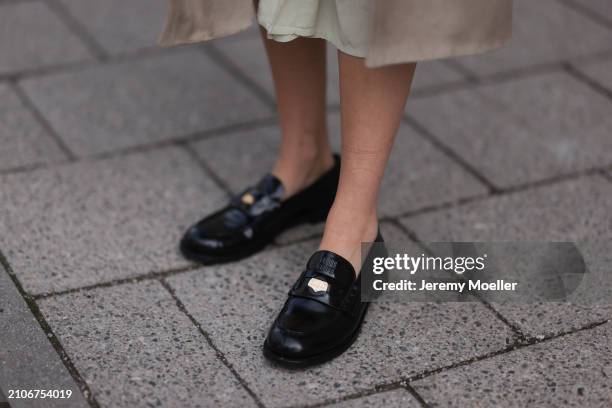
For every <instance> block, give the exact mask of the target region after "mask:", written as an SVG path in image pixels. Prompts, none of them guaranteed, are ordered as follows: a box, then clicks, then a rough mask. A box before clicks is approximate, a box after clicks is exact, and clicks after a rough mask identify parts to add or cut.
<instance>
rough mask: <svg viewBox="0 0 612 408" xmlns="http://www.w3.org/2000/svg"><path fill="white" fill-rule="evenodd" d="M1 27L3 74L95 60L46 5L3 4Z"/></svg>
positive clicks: (1, 68) (0, 48) (0, 69)
mask: <svg viewBox="0 0 612 408" xmlns="http://www.w3.org/2000/svg"><path fill="white" fill-rule="evenodd" d="M0 27H2V32H3V34H2V35H0V55H2V59H0V74H6V73H13V72H17V71H23V70H30V69H35V68H41V67H44V66H48V65H55V64H65V63H69V62H76V61H82V60H87V59H90V58H91V55H90V54H89V52H88V51H87V49H86V48H85V46H84V45H83V44H81V43H80V42H79V39H78V38H77V37H76V36H75V35H73V34H72V33H71V32H70V31H69V30H68V29H67V28H66V27H65V26H64V25H63V24H62V22H61V21H60V19H59V18H58V17H57V16H55V15H54V14H53V13H52V12H51V10H50V9H49V8H48V7H47V6H46V5H45V4H44V2H30V1H28V2H17V3H13V2H9V3H8V4H7V3H3V4H0Z"/></svg>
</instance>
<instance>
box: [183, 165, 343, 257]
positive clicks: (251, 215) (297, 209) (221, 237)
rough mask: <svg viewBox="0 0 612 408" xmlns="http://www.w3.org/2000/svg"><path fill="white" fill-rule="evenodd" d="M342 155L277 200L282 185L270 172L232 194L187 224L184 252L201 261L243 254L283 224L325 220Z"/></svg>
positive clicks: (262, 243)
mask: <svg viewBox="0 0 612 408" xmlns="http://www.w3.org/2000/svg"><path fill="white" fill-rule="evenodd" d="M339 177H340V157H339V156H338V155H335V156H334V166H333V167H332V168H331V169H330V170H329V171H327V172H326V173H325V174H323V175H322V176H321V177H320V178H319V179H318V180H317V181H315V182H314V183H313V184H311V185H310V186H308V187H306V188H305V189H304V190H302V191H301V192H299V193H297V194H295V195H293V196H291V197H289V198H288V199H287V200H284V201H281V198H282V196H283V193H284V188H283V185H282V183H281V181H280V180H279V179H278V178H276V177H274V176H273V175H271V174H268V175H266V176H265V177H264V178H263V179H262V180H261V181H260V182H259V183H258V184H257V185H255V186H254V187H250V188H248V189H246V190H244V191H243V192H242V193H240V194H238V195H237V196H235V197H233V198H232V199H231V201H230V203H229V204H228V205H227V206H225V207H224V208H222V209H220V210H219V211H217V212H215V213H213V214H211V215H209V216H207V217H206V218H204V219H202V220H200V221H199V222H197V223H196V224H195V225H193V226H191V227H190V228H189V229H188V230H187V232H185V235H184V236H183V239H182V240H181V243H180V249H181V252H182V253H183V255H184V256H185V257H186V258H187V259H190V260H192V261H196V262H199V263H202V264H205V265H211V264H216V263H222V262H231V261H236V260H239V259H242V258H246V257H248V256H250V255H252V254H254V253H256V252H258V251H260V250H261V249H263V248H264V247H265V246H266V245H268V244H269V243H270V242H271V241H272V240H273V239H274V238H275V237H276V236H277V235H278V234H280V233H281V232H282V231H284V230H286V229H287V228H290V227H293V226H296V225H298V224H301V223H304V222H310V223H316V222H320V221H324V220H325V219H326V218H327V213H328V212H329V209H330V208H331V205H332V203H333V202H334V198H335V196H336V189H337V187H338V179H339Z"/></svg>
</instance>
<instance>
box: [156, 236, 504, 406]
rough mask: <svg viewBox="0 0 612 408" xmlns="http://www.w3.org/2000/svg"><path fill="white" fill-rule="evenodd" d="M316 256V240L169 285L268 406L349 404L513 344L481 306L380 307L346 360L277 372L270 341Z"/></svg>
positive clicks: (179, 278)
mask: <svg viewBox="0 0 612 408" xmlns="http://www.w3.org/2000/svg"><path fill="white" fill-rule="evenodd" d="M315 249H316V242H315V241H312V242H307V243H302V244H298V245H291V246H286V247H283V248H280V249H275V250H271V251H267V252H264V253H261V254H259V255H256V256H255V257H252V258H249V259H248V260H246V261H243V262H240V263H235V264H228V265H221V266H214V267H209V268H206V269H205V270H200V271H194V272H193V273H186V274H181V275H177V276H174V277H172V278H170V279H168V281H169V283H170V285H171V286H172V287H173V288H175V290H176V293H177V296H178V297H179V298H180V299H181V300H182V301H183V302H184V303H185V306H186V308H187V309H188V310H189V312H190V313H191V314H192V315H193V316H194V317H195V318H196V319H197V320H198V321H199V322H200V323H201V324H202V326H203V327H205V328H206V330H207V331H208V332H209V333H210V334H211V337H212V339H213V341H214V342H215V344H216V345H217V346H218V347H219V348H220V349H221V350H222V352H223V353H224V355H225V356H226V358H227V359H228V361H229V362H230V363H231V364H232V365H233V366H234V367H235V369H236V370H237V371H238V372H239V373H240V375H241V376H242V377H243V378H244V380H245V381H246V383H247V384H248V385H249V386H250V387H251V389H253V391H254V392H255V393H256V394H257V395H258V396H259V397H260V398H261V399H262V401H263V403H264V404H265V405H266V406H269V407H276V406H286V405H289V404H298V403H299V404H314V403H318V402H322V401H325V400H329V399H332V398H338V397H342V396H344V395H348V394H352V393H355V392H359V391H363V390H366V389H371V388H372V387H373V386H375V385H376V384H380V383H384V382H389V381H396V380H398V379H399V378H400V377H401V376H404V375H413V374H415V373H419V372H422V371H424V370H429V369H433V368H437V367H441V366H445V365H448V364H451V363H453V362H456V361H460V360H463V359H466V358H470V357H473V356H476V355H480V354H484V353H487V352H490V351H493V350H498V349H501V348H503V347H504V346H505V345H506V343H507V342H508V341H510V340H509V339H510V338H511V336H512V334H511V333H510V332H509V331H508V329H507V328H506V326H504V325H502V324H500V322H499V321H498V320H496V319H495V318H494V317H493V316H492V314H491V313H490V312H489V311H488V310H487V309H485V308H484V307H483V306H481V305H480V304H477V303H462V304H459V303H454V304H438V305H436V304H433V303H412V304H383V303H379V304H375V305H372V307H371V309H370V311H369V314H368V316H367V317H366V321H365V323H364V326H363V330H362V333H361V335H360V337H359V339H358V340H357V342H356V343H355V344H354V345H353V347H352V348H351V349H350V350H349V351H347V352H346V353H344V354H343V355H342V356H340V357H339V358H337V359H335V360H333V361H332V362H330V363H327V364H324V365H322V366H318V367H313V368H311V369H309V370H304V371H291V372H288V371H286V370H284V369H282V368H279V367H276V366H273V365H271V364H270V363H268V362H267V361H265V360H264V357H263V356H262V353H261V345H262V342H263V340H264V338H265V335H266V331H267V329H268V328H269V325H270V324H271V322H272V320H273V318H274V316H275V315H276V313H277V312H278V310H279V309H280V308H281V307H282V304H283V302H284V300H285V298H286V294H287V289H288V287H289V286H290V285H291V284H293V282H294V280H295V278H296V277H297V275H298V274H299V272H300V271H301V269H302V268H303V266H304V265H305V263H306V261H307V257H308V256H309V255H310V254H311V253H312V252H313V251H314V250H315ZM203 299H205V301H204V300H203ZM288 396H290V398H289V399H288V398H287V397H288Z"/></svg>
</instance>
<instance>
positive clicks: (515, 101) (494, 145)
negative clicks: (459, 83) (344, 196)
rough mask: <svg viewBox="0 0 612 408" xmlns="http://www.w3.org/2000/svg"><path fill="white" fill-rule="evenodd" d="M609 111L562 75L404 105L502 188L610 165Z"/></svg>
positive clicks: (601, 101)
mask: <svg viewBox="0 0 612 408" xmlns="http://www.w3.org/2000/svg"><path fill="white" fill-rule="evenodd" d="M611 110H612V101H610V100H609V99H607V98H605V97H604V96H602V95H600V94H599V93H597V92H596V91H594V90H593V89H591V88H590V87H588V86H587V85H584V84H583V83H581V82H579V81H577V80H576V79H574V78H573V77H571V76H569V75H567V74H564V73H552V74H544V75H536V76H533V77H530V78H526V79H521V80H517V81H512V82H511V83H503V84H497V85H488V86H482V87H478V88H473V89H469V90H461V91H456V92H450V93H446V94H444V96H440V97H429V98H419V99H417V100H414V101H412V104H411V105H409V107H408V112H409V113H410V115H411V116H412V117H413V118H414V119H415V120H416V121H417V122H419V123H421V124H422V125H423V126H424V127H425V128H427V129H428V130H429V131H430V132H432V133H433V134H434V135H435V136H436V137H437V138H439V139H440V140H442V141H443V143H445V144H446V145H447V146H449V147H450V148H452V149H453V150H454V151H455V152H457V153H458V154H459V155H460V156H461V157H463V158H464V160H465V161H467V162H468V163H470V164H471V165H472V166H474V167H475V168H476V169H478V170H479V171H480V172H481V173H483V174H484V175H485V176H486V177H487V178H488V179H489V180H491V181H492V182H493V183H494V184H496V185H498V186H500V187H510V186H515V185H520V184H524V183H528V182H532V181H536V180H542V179H546V178H550V177H555V176H558V175H562V174H568V173H572V172H575V171H580V170H584V169H589V168H592V167H598V166H600V167H606V166H608V165H610V163H612V138H610V133H611V132H612V118H611V117H610V114H609V113H610V111H611Z"/></svg>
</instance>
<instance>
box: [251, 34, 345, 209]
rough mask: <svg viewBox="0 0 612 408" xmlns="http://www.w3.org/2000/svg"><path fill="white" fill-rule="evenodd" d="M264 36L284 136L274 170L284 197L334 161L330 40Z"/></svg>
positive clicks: (315, 176) (329, 166)
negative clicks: (281, 39)
mask: <svg viewBox="0 0 612 408" xmlns="http://www.w3.org/2000/svg"><path fill="white" fill-rule="evenodd" d="M261 33H262V37H263V41H264V44H265V47H266V52H267V54H268V60H269V61H270V66H271V69H272V77H273V79H274V88H275V93H276V100H277V105H278V107H277V110H278V115H279V122H280V128H281V132H282V142H281V146H280V150H279V155H278V158H277V160H276V164H275V166H274V169H273V171H272V173H273V174H274V175H275V176H276V177H278V178H279V179H280V180H281V181H282V182H283V185H284V187H285V198H287V197H289V196H291V195H293V194H295V193H296V192H298V191H300V190H301V189H302V188H304V187H306V186H308V185H309V184H311V183H312V182H313V181H315V180H316V179H317V178H318V177H319V176H320V175H321V174H323V173H324V172H325V171H327V170H328V169H330V168H331V167H332V165H333V163H334V160H333V156H332V151H331V148H330V145H329V141H328V138H327V120H326V111H325V107H326V100H325V89H326V86H325V82H326V81H325V75H326V67H325V62H326V61H325V56H326V52H325V47H326V44H325V40H321V39H314V38H297V39H295V40H293V41H290V42H287V43H280V42H277V41H274V40H269V39H267V38H266V32H265V30H264V29H263V28H262V29H261Z"/></svg>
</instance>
